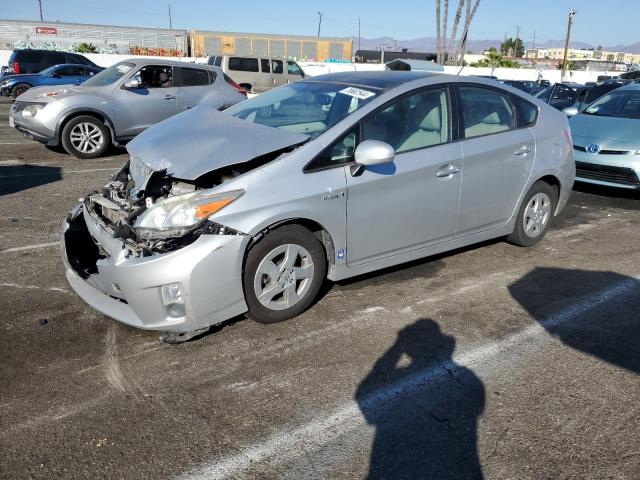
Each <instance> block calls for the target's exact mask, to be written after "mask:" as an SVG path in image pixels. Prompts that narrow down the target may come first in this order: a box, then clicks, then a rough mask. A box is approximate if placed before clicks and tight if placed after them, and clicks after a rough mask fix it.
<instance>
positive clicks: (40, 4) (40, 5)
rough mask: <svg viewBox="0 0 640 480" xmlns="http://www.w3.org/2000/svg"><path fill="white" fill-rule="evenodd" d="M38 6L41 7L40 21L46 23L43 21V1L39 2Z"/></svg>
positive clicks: (39, 0)
mask: <svg viewBox="0 0 640 480" xmlns="http://www.w3.org/2000/svg"><path fill="white" fill-rule="evenodd" d="M38 6H39V7H40V21H41V22H44V20H43V19H42V0H38Z"/></svg>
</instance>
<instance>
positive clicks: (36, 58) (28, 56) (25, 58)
mask: <svg viewBox="0 0 640 480" xmlns="http://www.w3.org/2000/svg"><path fill="white" fill-rule="evenodd" d="M42 57H43V52H38V51H36V50H22V51H20V52H16V53H15V58H13V61H14V62H28V63H39V62H40V60H41V59H42Z"/></svg>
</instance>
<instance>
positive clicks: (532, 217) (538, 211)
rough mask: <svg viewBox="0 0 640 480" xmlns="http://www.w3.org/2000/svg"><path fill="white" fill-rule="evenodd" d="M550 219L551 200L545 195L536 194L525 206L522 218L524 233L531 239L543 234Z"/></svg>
mask: <svg viewBox="0 0 640 480" xmlns="http://www.w3.org/2000/svg"><path fill="white" fill-rule="evenodd" d="M550 218H551V199H550V198H549V196H548V195H547V194H546V193H542V192H540V193H536V194H535V195H534V196H533V197H531V199H530V200H529V203H528V204H527V208H526V209H525V211H524V216H523V217H522V224H523V227H524V233H525V234H526V235H527V236H528V237H531V238H535V237H537V236H539V235H540V234H541V233H542V232H544V229H545V227H546V226H547V223H548V222H549V219H550Z"/></svg>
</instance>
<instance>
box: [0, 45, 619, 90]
mask: <svg viewBox="0 0 640 480" xmlns="http://www.w3.org/2000/svg"><path fill="white" fill-rule="evenodd" d="M10 55H11V50H0V65H7V62H8V61H9V56H10ZM84 55H85V56H86V57H87V58H89V59H90V60H91V61H92V62H94V63H95V64H96V65H100V66H101V67H109V66H111V65H113V64H114V63H117V62H119V61H121V60H124V59H126V58H131V57H132V56H133V55H116V54H100V53H87V54H84ZM144 58H159V59H167V58H171V59H172V60H179V61H181V62H193V61H194V60H195V58H194V57H175V58H174V57H151V56H144ZM298 63H299V64H300V67H302V69H303V70H304V72H305V73H306V74H307V75H309V76H315V75H322V74H325V73H334V72H347V71H364V70H384V65H381V64H375V63H331V62H298ZM444 71H445V73H449V74H453V75H455V74H457V73H458V72H459V71H460V67H449V66H446V67H444ZM538 72H540V73H541V74H542V78H543V79H545V80H549V81H550V82H551V83H556V82H559V81H560V70H534V69H527V68H496V69H495V71H494V72H493V75H495V76H496V77H498V78H501V79H504V80H537V79H538ZM619 73H620V72H587V71H581V70H580V71H573V72H567V73H566V74H565V78H564V80H565V81H570V82H577V83H585V82H595V81H596V79H597V78H598V75H618V74H619ZM460 75H491V68H489V67H464V68H463V69H462V71H461V72H460Z"/></svg>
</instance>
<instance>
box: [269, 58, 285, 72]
mask: <svg viewBox="0 0 640 480" xmlns="http://www.w3.org/2000/svg"><path fill="white" fill-rule="evenodd" d="M271 71H272V72H273V73H284V65H283V63H282V60H271Z"/></svg>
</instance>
